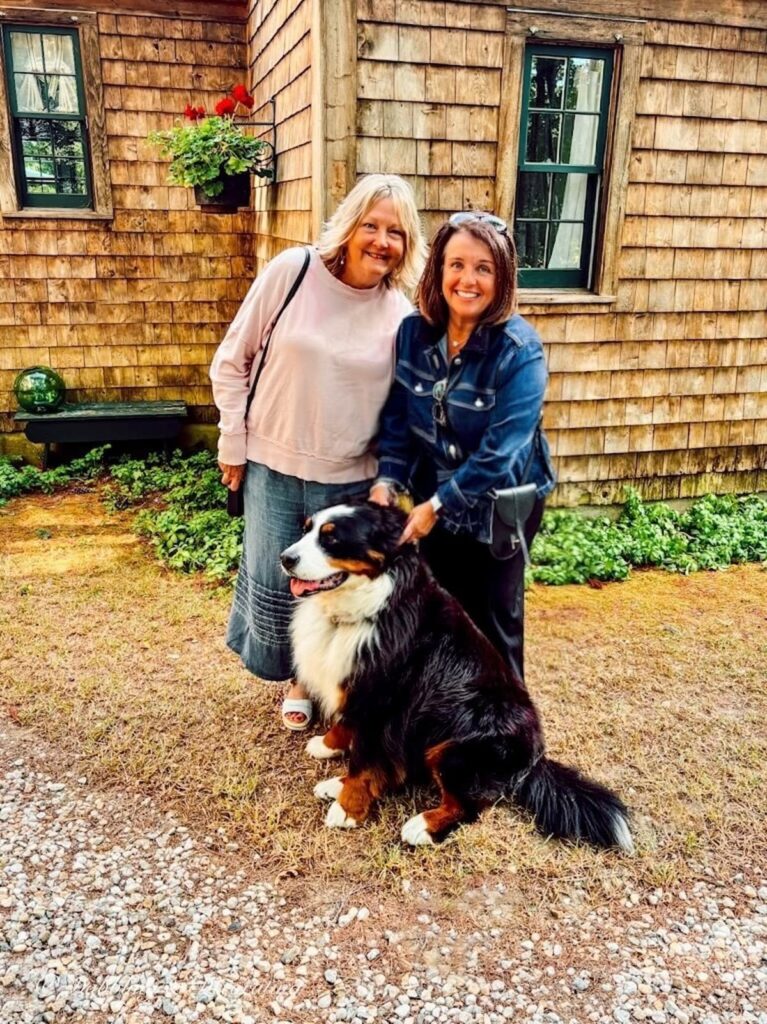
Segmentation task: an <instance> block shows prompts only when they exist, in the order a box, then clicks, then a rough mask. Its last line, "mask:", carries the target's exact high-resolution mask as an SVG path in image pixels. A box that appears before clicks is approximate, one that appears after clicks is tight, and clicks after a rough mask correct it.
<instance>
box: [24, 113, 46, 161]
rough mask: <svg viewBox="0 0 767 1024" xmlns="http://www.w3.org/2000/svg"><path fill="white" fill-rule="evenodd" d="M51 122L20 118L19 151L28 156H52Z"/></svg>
mask: <svg viewBox="0 0 767 1024" xmlns="http://www.w3.org/2000/svg"><path fill="white" fill-rule="evenodd" d="M51 124H52V122H51V121H42V120H38V119H37V118H34V117H20V118H19V127H20V128H21V151H22V153H24V155H25V156H26V155H29V156H53V137H52V133H51Z"/></svg>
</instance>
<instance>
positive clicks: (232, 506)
mask: <svg viewBox="0 0 767 1024" xmlns="http://www.w3.org/2000/svg"><path fill="white" fill-rule="evenodd" d="M310 261H311V250H310V249H309V248H308V246H307V248H305V249H304V265H303V266H302V267H301V269H300V270H299V272H298V277H297V278H296V279H295V281H294V282H293V284H292V285H291V287H290V291H289V292H288V294H287V295H286V296H285V301H284V302H283V304H282V305H281V306H280V308H279V311H278V313H277V316H276V317H275V318H274V320H272V325H271V327H270V328H269V333H268V334H267V336H266V341H265V342H264V350H263V353H262V355H261V362H260V363H259V364H258V369H257V370H256V376H255V377H254V378H253V383H252V384H251V386H250V391H249V392H248V400H247V402H246V403H245V422H246V423H247V420H248V413H249V412H250V407H251V405H252V404H253V397H254V396H255V394H256V388H257V387H258V382H259V380H260V379H261V374H262V372H263V369H264V364H265V363H266V356H267V353H268V352H269V343H270V342H271V340H272V335H273V334H274V328H275V327H276V326H277V322H278V321H279V319H280V317H281V316H282V314H283V313H284V312H285V310H286V309H287V308H288V306H289V305H290V303H291V302H292V301H293V299H294V298H295V295H296V292H297V291H298V289H299V287H300V286H301V282H302V281H303V279H304V278H305V277H306V271H307V270H308V269H309V263H310ZM246 465H247V463H246ZM226 511H227V512H228V513H229V515H230V516H235V517H237V516H241V515H244V513H245V495H244V493H243V489H242V483H241V484H240V486H239V487H238V488H237V490H236V491H232V490H229V489H227V492H226Z"/></svg>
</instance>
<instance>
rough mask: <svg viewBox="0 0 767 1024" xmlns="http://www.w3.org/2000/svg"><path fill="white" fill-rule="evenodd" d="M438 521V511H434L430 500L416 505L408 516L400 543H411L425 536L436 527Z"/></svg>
mask: <svg viewBox="0 0 767 1024" xmlns="http://www.w3.org/2000/svg"><path fill="white" fill-rule="evenodd" d="M436 522H437V513H436V512H435V511H434V506H433V505H432V503H431V502H430V501H424V502H423V503H422V504H421V505H416V507H415V508H414V509H413V511H412V512H411V513H410V515H409V516H408V517H407V522H406V523H405V529H404V530H403V531H402V536H401V537H400V540H399V542H400V544H410V543H412V542H413V541H416V540H420V539H421V538H422V537H425V536H426V535H427V533H431V531H432V530H433V529H434V526H435V525H436Z"/></svg>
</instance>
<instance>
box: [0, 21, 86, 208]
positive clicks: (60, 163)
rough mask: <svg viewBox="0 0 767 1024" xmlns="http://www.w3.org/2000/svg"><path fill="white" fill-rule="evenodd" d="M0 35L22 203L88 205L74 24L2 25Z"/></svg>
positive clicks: (82, 94) (80, 76)
mask: <svg viewBox="0 0 767 1024" xmlns="http://www.w3.org/2000/svg"><path fill="white" fill-rule="evenodd" d="M2 35H3V46H4V53H5V68H6V76H7V79H8V82H7V87H8V98H9V108H10V115H11V136H12V144H13V161H14V167H15V171H16V185H17V189H18V192H19V199H20V200H21V205H22V206H25V207H55V208H70V209H84V208H85V209H87V208H89V207H91V206H92V202H93V198H92V192H93V190H92V185H91V174H90V159H89V153H88V132H87V121H86V110H85V92H84V88H83V73H82V62H81V59H80V41H79V36H78V33H77V30H76V29H69V28H54V27H48V26H45V27H39V28H38V27H36V26H31V25H4V26H3V28H2Z"/></svg>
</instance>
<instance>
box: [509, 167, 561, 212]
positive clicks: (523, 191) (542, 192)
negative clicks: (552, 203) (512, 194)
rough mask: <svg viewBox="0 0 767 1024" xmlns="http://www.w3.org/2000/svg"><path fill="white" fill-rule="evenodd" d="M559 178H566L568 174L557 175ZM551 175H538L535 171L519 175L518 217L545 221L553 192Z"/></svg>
mask: <svg viewBox="0 0 767 1024" xmlns="http://www.w3.org/2000/svg"><path fill="white" fill-rule="evenodd" d="M555 177H557V178H566V177H567V175H566V174H557V175H555ZM551 178H552V175H550V174H537V173H536V172H535V171H523V172H522V173H521V174H520V175H519V179H518V185H517V203H516V207H517V217H524V218H528V217H535V218H539V219H541V220H545V219H546V218H547V217H548V215H549V192H550V190H551Z"/></svg>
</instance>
